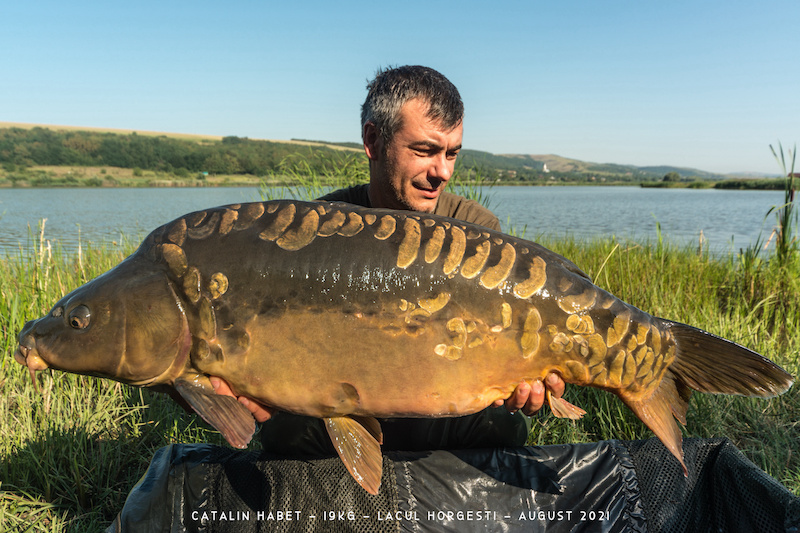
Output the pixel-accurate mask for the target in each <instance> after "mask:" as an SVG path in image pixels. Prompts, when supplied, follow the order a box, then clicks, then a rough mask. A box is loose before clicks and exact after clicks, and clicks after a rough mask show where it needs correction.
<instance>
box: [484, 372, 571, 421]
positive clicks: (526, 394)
mask: <svg viewBox="0 0 800 533" xmlns="http://www.w3.org/2000/svg"><path fill="white" fill-rule="evenodd" d="M545 387H546V388H547V389H549V390H550V392H551V393H552V394H553V396H555V397H556V398H560V397H561V395H562V394H564V387H565V385H564V380H563V379H561V376H559V375H558V374H556V373H555V372H550V373H549V374H547V377H546V378H545V381H544V383H542V381H541V380H536V381H534V382H533V384H532V385H531V384H529V383H527V382H525V381H523V382H522V383H520V384H519V385H517V388H516V389H514V392H513V393H512V394H511V396H509V397H508V398H507V399H505V400H497V401H496V402H494V406H495V407H500V406H501V405H504V404H505V406H506V409H508V410H509V411H510V412H512V413H513V412H516V411H519V410H520V409H522V412H523V413H525V414H526V415H528V416H532V415H534V414H535V413H536V412H537V411H538V410H539V409H541V408H542V406H543V405H544V399H545V395H544V391H545Z"/></svg>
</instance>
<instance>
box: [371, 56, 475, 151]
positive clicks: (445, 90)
mask: <svg viewBox="0 0 800 533" xmlns="http://www.w3.org/2000/svg"><path fill="white" fill-rule="evenodd" d="M415 98H420V99H422V100H423V101H424V102H427V103H428V105H429V106H430V107H429V109H428V113H427V116H428V118H430V119H431V120H434V121H436V122H438V123H439V124H441V125H442V127H444V128H445V129H446V130H448V131H449V130H451V129H453V128H455V127H456V126H458V125H459V124H460V123H461V121H462V120H463V119H464V103H463V102H462V101H461V95H460V94H458V89H456V86H455V85H453V84H452V83H451V82H450V80H448V79H447V78H445V77H444V76H443V75H442V74H440V73H439V72H437V71H435V70H433V69H432V68H428V67H422V66H419V65H414V66H403V67H395V68H389V69H385V70H384V69H379V70H378V72H377V74H376V75H375V79H373V80H372V81H371V82H369V83H368V84H367V99H366V100H365V101H364V105H362V106H361V133H362V135H363V133H364V125H365V124H366V123H367V122H372V123H373V124H375V127H376V129H377V130H378V133H379V135H380V136H381V137H382V138H383V141H384V144H385V145H386V144H389V142H390V141H391V140H392V138H393V137H394V134H395V133H396V132H397V131H398V130H399V129H400V128H401V127H402V124H401V120H400V109H401V108H402V107H403V105H405V103H406V102H408V101H409V100H413V99H415Z"/></svg>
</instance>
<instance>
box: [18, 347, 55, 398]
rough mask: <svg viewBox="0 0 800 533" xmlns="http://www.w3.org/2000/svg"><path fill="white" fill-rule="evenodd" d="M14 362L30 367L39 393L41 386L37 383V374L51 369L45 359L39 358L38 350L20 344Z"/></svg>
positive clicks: (35, 387)
mask: <svg viewBox="0 0 800 533" xmlns="http://www.w3.org/2000/svg"><path fill="white" fill-rule="evenodd" d="M14 360H15V361H16V362H17V363H19V364H21V365H23V366H27V367H28V372H29V373H30V375H31V381H33V388H34V389H36V392H39V384H38V383H37V382H36V372H39V371H40V370H46V369H48V368H50V365H48V364H47V363H46V362H45V360H44V359H42V358H41V357H39V354H38V353H37V352H36V349H35V348H33V347H31V346H26V345H25V344H20V345H19V346H17V351H16V352H14Z"/></svg>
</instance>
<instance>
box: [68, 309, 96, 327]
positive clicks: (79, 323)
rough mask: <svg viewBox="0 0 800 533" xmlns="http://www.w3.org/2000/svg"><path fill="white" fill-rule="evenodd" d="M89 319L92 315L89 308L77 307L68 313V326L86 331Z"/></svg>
mask: <svg viewBox="0 0 800 533" xmlns="http://www.w3.org/2000/svg"><path fill="white" fill-rule="evenodd" d="M91 318H92V313H91V311H89V308H88V307H86V306H85V305H79V306H78V307H76V308H75V309H73V310H72V311H70V312H69V325H70V326H72V327H73V328H74V329H86V327H88V326H89V320H90V319H91Z"/></svg>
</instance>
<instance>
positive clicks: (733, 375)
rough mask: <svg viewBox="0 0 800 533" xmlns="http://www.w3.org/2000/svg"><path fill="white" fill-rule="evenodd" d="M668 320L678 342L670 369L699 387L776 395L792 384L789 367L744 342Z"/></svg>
mask: <svg viewBox="0 0 800 533" xmlns="http://www.w3.org/2000/svg"><path fill="white" fill-rule="evenodd" d="M667 324H668V325H669V329H670V332H671V333H672V334H673V335H674V337H675V342H676V344H677V345H678V346H677V347H678V350H677V357H676V358H675V362H674V363H673V364H672V366H671V367H670V370H671V371H672V372H673V373H674V374H675V375H676V376H677V378H678V379H680V380H681V381H682V382H683V383H685V384H686V385H687V386H689V387H691V388H692V389H694V390H696V391H699V392H711V393H717V394H739V395H741V396H760V397H762V398H772V397H773V396H777V395H779V394H782V393H784V392H786V391H787V390H789V387H791V386H792V383H793V380H792V376H790V375H789V374H788V373H786V371H785V370H783V369H782V368H781V367H779V366H778V365H776V364H775V363H773V362H772V361H770V360H769V359H767V358H766V357H764V356H762V355H760V354H758V353H756V352H754V351H752V350H750V349H748V348H745V347H744V346H741V345H739V344H736V343H735V342H731V341H729V340H725V339H723V338H721V337H717V336H716V335H712V334H711V333H707V332H705V331H703V330H700V329H697V328H693V327H692V326H687V325H686V324H679V323H667Z"/></svg>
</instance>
